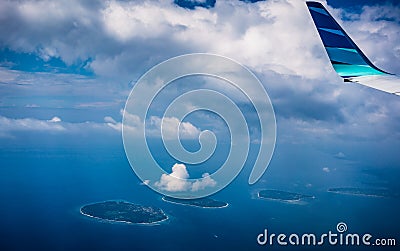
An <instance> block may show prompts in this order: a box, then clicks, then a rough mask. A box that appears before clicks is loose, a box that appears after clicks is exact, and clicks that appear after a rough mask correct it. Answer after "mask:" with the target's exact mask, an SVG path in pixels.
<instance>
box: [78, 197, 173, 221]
mask: <svg viewBox="0 0 400 251" xmlns="http://www.w3.org/2000/svg"><path fill="white" fill-rule="evenodd" d="M116 201H117V200H116ZM118 201H123V202H125V203H130V202H128V201H124V200H118ZM104 202H107V201H102V202H97V203H104ZM131 204H132V203H131ZM87 205H90V204H86V205H83V206H81V207H80V209H79V213H80V214H81V215H83V216H86V217H89V218H92V219H96V220H98V221H104V222H107V223H120V224H131V225H141V226H145V225H147V226H151V225H157V224H159V223H162V222H165V221H167V220H168V219H169V216H168V215H167V214H166V213H165V212H164V211H163V210H162V209H161V208H160V210H161V213H162V214H163V215H164V216H165V217H166V218H165V219H162V220H159V221H154V222H130V221H124V220H111V219H105V218H101V217H98V216H93V215H90V214H87V213H85V212H83V211H82V209H83V207H85V206H87ZM140 206H142V205H140Z"/></svg>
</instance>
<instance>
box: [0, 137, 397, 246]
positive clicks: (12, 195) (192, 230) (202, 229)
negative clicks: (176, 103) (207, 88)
mask: <svg viewBox="0 0 400 251" xmlns="http://www.w3.org/2000/svg"><path fill="white" fill-rule="evenodd" d="M32 137H33V138H34V139H35V140H33V138H30V139H29V140H27V141H25V143H19V144H14V145H12V144H10V143H7V142H3V146H4V145H7V146H8V147H2V148H1V150H0V158H1V167H0V200H1V209H0V213H1V215H0V226H1V227H0V231H1V232H0V234H1V241H0V249H1V250H309V249H310V248H311V250H319V249H321V250H322V249H323V250H338V249H344V250H352V249H354V250H364V248H365V247H362V246H361V247H360V246H345V245H343V246H339V245H336V246H330V245H326V243H325V245H324V246H322V247H321V246H318V245H315V246H311V247H310V246H306V245H304V246H302V245H300V246H292V245H287V246H280V245H279V244H278V243H277V242H274V243H273V245H263V246H262V245H259V244H258V243H257V236H258V235H259V234H261V233H263V232H264V230H265V229H267V230H268V233H276V234H277V235H278V234H280V233H284V234H287V235H290V234H291V233H297V234H302V233H314V234H315V235H317V236H319V235H321V234H323V233H328V231H333V232H336V225H337V224H338V223H339V222H344V223H346V225H347V227H348V230H347V232H348V233H359V234H360V235H361V234H364V233H370V234H371V235H372V236H373V237H374V238H378V237H380V238H396V240H397V241H399V240H400V226H399V216H398V210H399V205H400V201H399V197H396V196H394V197H387V198H379V197H367V196H352V195H343V194H335V193H329V192H327V189H328V188H330V187H341V186H344V187H345V186H352V187H361V186H364V187H365V186H369V187H370V186H386V187H390V186H392V185H393V184H394V183H392V182H391V181H392V180H391V179H390V177H396V175H397V177H399V173H398V172H396V171H393V169H388V174H387V175H386V174H385V171H382V172H381V173H378V174H376V173H374V172H372V171H368V170H367V171H366V170H365V169H364V168H357V166H358V165H361V164H360V163H356V164H354V163H350V164H349V163H347V162H345V163H343V160H340V159H332V160H330V161H331V163H328V164H329V165H330V166H333V165H334V163H336V166H337V167H338V169H339V171H337V173H339V174H337V175H336V176H335V175H331V177H329V178H328V177H325V176H326V174H325V173H324V172H322V171H320V170H318V171H317V170H316V167H317V166H319V161H322V159H324V158H325V157H326V156H325V155H324V154H322V153H318V152H314V153H313V154H314V155H313V156H314V159H313V161H307V160H309V157H308V155H307V154H305V156H304V157H300V156H298V157H296V158H294V157H293V156H294V153H295V152H296V151H298V150H299V149H298V148H297V147H293V149H290V147H283V146H280V145H278V147H277V149H276V151H277V152H276V157H275V158H274V159H273V161H272V162H271V165H270V166H269V169H268V170H267V172H266V174H265V175H264V176H263V178H262V179H261V180H260V181H259V182H258V183H256V184H255V185H253V186H250V185H248V184H247V179H248V173H249V170H250V169H251V167H245V168H244V170H243V173H241V174H240V175H239V176H238V178H237V179H236V180H235V181H234V182H233V183H232V184H231V185H229V186H228V187H227V188H225V189H224V190H222V191H221V192H218V193H217V194H215V195H213V196H212V197H213V198H215V199H217V200H222V201H226V202H228V203H229V207H227V208H221V209H205V208H196V207H190V206H183V205H177V204H171V203H167V202H164V201H162V200H161V198H162V195H160V194H157V193H156V192H154V191H152V190H150V189H149V188H148V187H147V186H144V185H141V181H140V180H139V179H138V178H137V177H136V175H135V174H134V172H133V171H132V169H131V167H130V165H129V163H128V161H127V159H126V157H125V153H124V149H123V146H122V143H121V142H120V139H119V137H113V138H112V139H110V138H107V139H103V140H102V139H99V140H97V141H96V142H95V143H93V142H90V141H87V142H85V141H82V139H79V140H78V139H73V140H71V139H70V140H68V139H65V141H64V142H63V141H60V137H59V136H57V137H56V136H54V140H55V139H57V141H51V140H49V141H46V142H43V141H40V139H39V137H38V138H35V137H36V136H32ZM55 142H57V143H55ZM283 149H285V150H284V151H283ZM303 150H304V151H311V150H307V149H304V148H303ZM287 156H292V157H291V158H287ZM294 160H295V161H294ZM301 160H304V161H301ZM299 163H302V164H301V165H304V166H299V165H300V164H299ZM340 163H341V166H342V169H340V165H339V164H340ZM394 170H395V169H394ZM393 172H396V173H395V174H393ZM312 173H317V174H314V175H311V174H312ZM382 173H383V174H382ZM387 176H390V177H387ZM357 179H358V180H357ZM261 189H280V190H284V191H290V192H296V193H304V194H307V195H313V196H315V199H312V200H308V201H306V202H304V203H286V202H280V201H274V200H265V199H259V198H257V192H258V191H259V190H261ZM390 189H391V191H395V192H396V191H397V192H398V190H396V189H398V186H395V185H394V187H390ZM115 199H118V200H126V201H129V202H132V203H135V204H142V205H146V206H155V207H159V208H161V209H162V210H163V211H164V212H165V213H166V214H167V215H168V217H169V220H167V221H166V222H163V223H160V224H158V225H153V226H146V225H144V226H143V225H133V224H123V223H110V222H105V221H100V220H96V219H92V218H89V217H86V216H83V215H81V214H80V212H79V209H80V207H81V206H83V205H85V204H88V203H93V202H99V201H105V200H115ZM397 245H398V244H397ZM375 249H376V248H375ZM386 249H387V250H395V247H385V250H386ZM376 250H378V249H376ZM379 250H381V249H379ZM382 250H383V249H382Z"/></svg>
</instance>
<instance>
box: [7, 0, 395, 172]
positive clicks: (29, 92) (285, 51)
mask: <svg viewBox="0 0 400 251" xmlns="http://www.w3.org/2000/svg"><path fill="white" fill-rule="evenodd" d="M175 2H181V1H175ZM323 3H324V4H325V5H326V2H323ZM350 3H354V5H352V4H350ZM328 4H329V6H328V9H329V11H331V13H332V14H333V15H334V16H335V17H336V18H338V21H339V23H341V24H342V25H343V27H344V29H345V30H346V31H347V32H348V34H349V35H350V36H351V37H352V38H353V39H354V40H355V41H356V43H357V44H359V46H360V48H361V49H362V50H363V51H364V52H365V54H366V55H367V56H368V57H369V58H370V59H371V61H372V62H374V63H375V64H376V65H377V66H378V67H379V68H382V69H384V70H386V71H389V72H392V73H396V74H400V64H399V62H400V46H399V43H398V41H400V32H399V30H400V15H399V13H400V7H399V5H398V4H396V1H387V2H381V1H362V3H361V2H360V1H355V2H353V1H328ZM181 5H182V4H181ZM195 5H196V4H195ZM182 6H184V7H187V5H182ZM207 6H210V8H202V7H196V8H194V7H192V5H191V7H190V8H183V7H179V6H178V5H177V4H175V3H174V2H173V1H171V2H168V1H156V0H155V1H131V2H130V1H107V2H103V1H91V2H90V3H88V2H84V1H57V2H53V1H35V2H32V1H18V2H14V1H11V2H5V3H3V4H2V5H1V6H0V22H1V24H2V25H1V26H0V142H1V144H2V145H3V146H6V147H11V146H13V145H20V144H21V139H22V138H25V141H24V142H25V143H27V144H33V145H35V144H38V142H37V141H36V140H34V139H35V137H36V136H37V137H48V138H51V137H58V136H60V135H61V136H62V137H64V138H66V141H69V140H71V141H73V140H78V139H81V138H82V137H83V136H85V137H88V138H89V139H91V140H92V139H93V138H96V137H97V136H98V135H108V136H110V137H113V138H114V139H116V142H117V143H116V144H119V143H120V122H121V110H122V109H123V107H124V104H125V100H126V98H127V96H128V94H129V91H130V89H131V88H132V86H133V85H134V84H135V82H136V80H137V79H138V78H139V77H140V76H141V75H142V74H144V73H145V72H146V71H147V70H148V69H150V68H151V67H153V66H154V65H155V64H157V63H160V62H162V61H163V60H166V59H168V58H170V57H173V56H178V55H181V54H184V53H194V52H210V53H216V54H221V55H224V56H227V57H230V58H233V59H235V60H237V61H238V62H240V63H242V64H244V65H246V66H247V67H249V68H250V69H251V70H252V71H253V72H254V73H255V74H256V75H257V76H258V77H259V78H260V80H261V81H262V83H263V84H264V86H265V88H266V90H267V91H268V93H269V95H270V97H271V99H272V103H273V105H274V109H275V112H276V116H277V121H278V144H290V145H296V144H306V145H315V146H316V148H318V146H321V147H322V148H324V151H327V152H329V153H330V154H331V155H332V156H334V155H335V154H338V153H340V152H342V153H343V154H344V155H346V156H347V155H349V153H348V152H352V153H353V154H357V151H355V150H354V145H356V146H362V147H365V149H367V150H364V153H367V152H368V153H370V152H374V151H377V152H379V154H383V155H385V154H386V155H387V161H388V163H392V162H393V163H394V162H396V161H397V160H398V159H396V157H395V155H393V153H392V150H385V149H398V145H399V139H400V133H399V130H398V128H400V113H399V111H400V100H399V98H398V97H395V96H390V95H388V94H386V93H381V92H379V91H375V90H372V89H368V88H365V87H362V86H358V85H353V84H344V83H342V80H341V79H340V78H339V77H338V76H337V75H336V74H335V72H334V71H333V69H332V67H331V66H330V64H329V60H328V58H327V56H326V54H325V52H324V49H323V46H322V44H321V41H320V40H319V37H318V36H317V32H316V30H315V27H314V26H313V24H312V21H311V17H310V15H309V13H308V10H307V8H306V5H305V3H304V2H303V1H299V0H288V1H259V2H256V3H250V2H249V1H248V2H246V1H216V3H215V5H214V7H211V6H212V5H207ZM203 84H204V83H203ZM214 87H215V86H214ZM177 88H178V89H179V88H180V87H179V86H178V87H177ZM215 88H218V87H215ZM182 90H183V89H182ZM182 90H181V91H182ZM193 119H194V120H193V121H191V123H192V124H193V125H194V126H195V127H197V128H200V129H203V128H205V127H207V125H208V124H209V123H210V122H209V121H208V120H207V119H211V118H206V119H205V118H204V116H201V115H199V116H198V117H196V116H194V117H193ZM216 124H218V123H216ZM250 125H251V126H252V125H254V128H257V124H256V123H254V124H253V123H252V122H251V123H250ZM214 129H216V130H218V127H217V126H214ZM254 130H256V129H254ZM27 134H28V135H36V136H32V137H31V138H29V137H28V138H26V135H27ZM61 136H60V137H61ZM30 139H31V140H30ZM50 141H51V140H50ZM53 144H54V143H53ZM59 144H62V143H59ZM278 149H279V148H278ZM350 155H351V154H350ZM371 158H372V157H371ZM371 161H373V160H371ZM321 168H322V167H321Z"/></svg>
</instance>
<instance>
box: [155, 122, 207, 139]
mask: <svg viewBox="0 0 400 251" xmlns="http://www.w3.org/2000/svg"><path fill="white" fill-rule="evenodd" d="M150 124H151V125H152V126H155V131H154V130H153V131H152V132H153V134H155V135H159V133H160V132H163V138H164V139H167V140H168V139H173V138H176V137H177V135H178V132H179V136H180V138H181V139H197V138H198V136H199V134H200V132H201V131H200V129H198V128H197V127H195V126H194V125H193V124H191V123H190V122H181V121H179V119H177V118H175V117H163V118H159V117H156V116H151V117H150Z"/></svg>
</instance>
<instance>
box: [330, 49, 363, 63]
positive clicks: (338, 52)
mask: <svg viewBox="0 0 400 251" xmlns="http://www.w3.org/2000/svg"><path fill="white" fill-rule="evenodd" d="M325 49H326V52H327V53H328V56H329V58H330V59H331V61H336V62H341V63H346V64H351V65H367V63H366V62H365V60H364V59H363V58H362V57H361V56H360V54H358V52H357V51H356V50H354V49H344V48H335V47H326V48H325Z"/></svg>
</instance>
